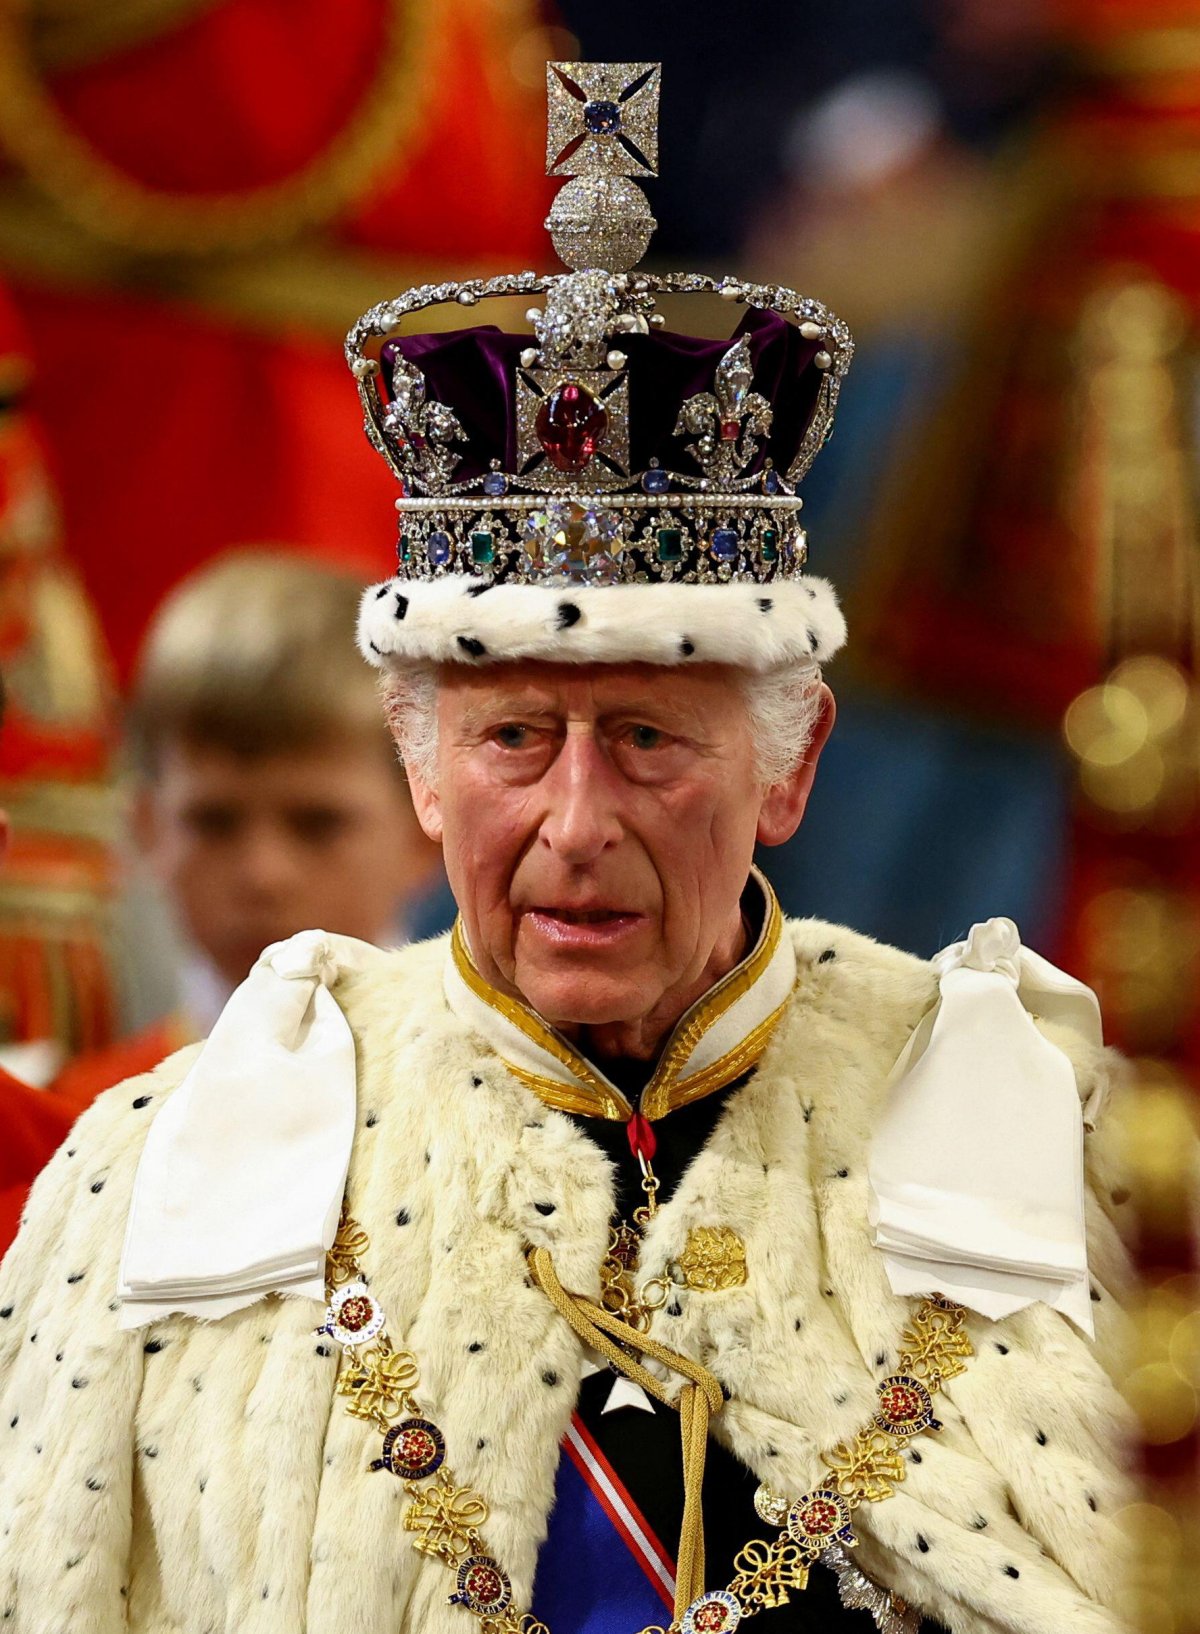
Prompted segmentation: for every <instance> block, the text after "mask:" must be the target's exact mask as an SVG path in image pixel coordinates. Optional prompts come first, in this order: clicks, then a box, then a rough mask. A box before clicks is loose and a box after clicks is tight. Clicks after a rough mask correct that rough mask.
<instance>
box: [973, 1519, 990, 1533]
mask: <svg viewBox="0 0 1200 1634" xmlns="http://www.w3.org/2000/svg"><path fill="white" fill-rule="evenodd" d="M971 1525H972V1526H973V1527H974V1528H975V1530H976V1531H977V1532H982V1531H983V1529H984V1527H985V1526H986V1525H987V1516H986V1515H976V1517H975V1519H974V1520H973V1521H972V1522H971Z"/></svg>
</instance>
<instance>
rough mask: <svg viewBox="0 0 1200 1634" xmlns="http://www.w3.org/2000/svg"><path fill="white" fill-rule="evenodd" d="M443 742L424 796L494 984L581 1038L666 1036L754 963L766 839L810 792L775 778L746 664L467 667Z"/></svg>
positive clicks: (804, 776)
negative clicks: (737, 673)
mask: <svg viewBox="0 0 1200 1634" xmlns="http://www.w3.org/2000/svg"><path fill="white" fill-rule="evenodd" d="M438 735H439V747H438V782H437V787H436V790H435V789H430V788H428V787H427V786H425V785H423V784H420V783H419V782H418V781H417V780H416V779H414V780H413V793H414V799H415V801H416V804H417V810H418V812H419V814H420V815H421V818H422V822H423V823H424V825H425V828H426V831H427V832H428V833H430V834H431V835H433V836H435V837H438V838H441V839H442V841H443V850H444V856H445V862H446V870H447V873H448V875H449V878H450V884H451V886H452V888H453V891H454V895H455V897H456V899H457V901H458V905H459V908H460V910H461V912H462V916H463V920H464V923H465V925H466V930H467V935H468V938H469V941H470V944H471V949H472V952H473V953H474V955H475V958H476V960H477V962H478V965H479V968H480V971H481V973H482V974H483V975H484V976H485V977H486V978H487V979H488V980H490V981H491V982H492V983H493V984H495V985H497V986H499V987H500V988H502V989H503V990H506V991H508V992H512V993H518V994H520V995H521V996H522V997H524V998H525V999H526V1000H527V1001H528V1002H529V1003H530V1004H531V1005H532V1006H533V1007H534V1008H535V1009H536V1010H538V1011H539V1012H540V1013H541V1014H542V1015H544V1016H545V1017H546V1018H547V1019H548V1020H550V1021H552V1022H554V1023H556V1024H558V1025H560V1026H564V1027H567V1028H568V1029H570V1028H571V1027H572V1026H574V1025H583V1026H589V1027H597V1026H604V1025H606V1024H610V1023H621V1024H625V1023H635V1022H638V1021H639V1020H643V1019H644V1018H647V1017H652V1016H655V1015H657V1016H659V1018H660V1020H661V1021H662V1023H663V1027H664V1028H665V1026H667V1025H669V1024H670V1023H671V1022H672V1021H673V1020H674V1019H676V1017H677V1015H678V1014H680V1013H682V1010H683V1009H685V1008H686V1007H687V1005H688V1004H690V1003H692V1002H694V1000H695V999H696V998H697V997H699V996H700V994H701V993H702V992H703V991H704V990H705V989H706V987H707V986H708V985H709V983H710V981H711V980H713V979H715V978H716V976H718V975H720V974H721V973H722V971H721V970H720V969H717V968H716V966H717V965H721V964H723V966H724V968H729V967H730V965H731V964H732V963H734V962H736V958H737V956H738V955H739V953H740V951H741V945H742V931H741V921H740V913H739V906H738V904H739V900H740V896H741V892H742V889H743V887H744V885H745V882H746V876H747V873H748V870H749V867H750V862H751V858H752V854H753V848H754V842H755V839H756V837H759V838H763V839H765V840H767V841H768V842H769V843H770V842H777V841H778V840H779V839H782V838H786V837H787V834H790V833H791V832H792V831H793V830H794V828H795V826H796V823H798V822H799V819H800V815H801V814H802V812H803V798H800V800H799V803H798V805H797V803H796V800H795V799H794V798H792V797H791V796H788V795H786V794H785V793H781V791H786V790H788V789H789V787H790V786H789V785H780V787H779V790H776V791H765V790H763V789H762V788H761V787H760V786H759V785H758V784H757V782H756V779H755V774H754V766H753V745H752V743H751V740H750V733H749V726H748V716H747V710H746V704H745V701H744V698H743V695H742V692H741V690H740V688H739V686H738V685H737V682H736V679H735V677H734V675H733V674H732V672H730V671H728V670H725V669H723V668H721V667H719V666H715V665H713V666H695V667H689V668H688V669H687V670H686V671H674V672H671V673H665V672H664V671H663V670H661V669H655V668H653V667H652V666H648V665H636V664H634V665H620V666H618V665H594V666H579V665H567V664H564V665H551V664H540V663H528V664H511V665H497V666H493V667H489V668H488V669H487V670H470V669H466V668H465V667H462V666H455V665H450V666H447V667H446V669H445V670H444V671H443V675H442V683H441V686H440V689H439V698H438ZM810 760H811V762H815V753H814V754H813V755H812V756H811V757H810ZM798 776H799V779H800V781H802V782H803V785H804V787H803V794H804V795H805V796H806V794H807V787H808V782H809V781H810V780H811V769H808V770H807V771H802V772H801V773H800V774H798ZM785 805H786V806H787V810H786V811H784V809H783V807H784V806H785ZM764 825H765V826H764ZM785 829H786V832H784V830H785ZM671 1011H674V1012H675V1013H674V1015H672V1014H670V1012H671Z"/></svg>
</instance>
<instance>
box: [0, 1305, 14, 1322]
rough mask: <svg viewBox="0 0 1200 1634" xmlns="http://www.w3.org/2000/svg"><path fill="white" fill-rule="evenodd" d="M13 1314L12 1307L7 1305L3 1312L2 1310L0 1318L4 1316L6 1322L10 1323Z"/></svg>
mask: <svg viewBox="0 0 1200 1634" xmlns="http://www.w3.org/2000/svg"><path fill="white" fill-rule="evenodd" d="M12 1313H13V1308H12V1306H11V1305H6V1306H5V1307H4V1309H3V1310H0V1316H2V1317H3V1318H4V1320H5V1321H6V1322H7V1321H8V1319H9V1317H10V1316H11V1315H12Z"/></svg>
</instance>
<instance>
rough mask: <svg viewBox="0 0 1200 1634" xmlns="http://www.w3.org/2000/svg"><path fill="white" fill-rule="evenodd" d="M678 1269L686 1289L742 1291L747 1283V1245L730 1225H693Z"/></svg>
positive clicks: (713, 1291) (706, 1291)
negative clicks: (731, 1289)
mask: <svg viewBox="0 0 1200 1634" xmlns="http://www.w3.org/2000/svg"><path fill="white" fill-rule="evenodd" d="M679 1270H680V1273H681V1275H682V1277H683V1282H684V1286H685V1287H688V1288H694V1289H696V1290H698V1291H699V1292H701V1293H706V1294H713V1293H722V1292H723V1291H724V1290H725V1289H727V1288H740V1287H741V1286H742V1284H743V1283H744V1282H745V1280H746V1245H745V1243H744V1242H743V1241H742V1239H741V1238H740V1237H739V1236H738V1234H737V1232H736V1231H733V1230H731V1229H730V1228H729V1226H693V1227H692V1229H691V1230H690V1231H689V1232H688V1237H687V1246H686V1247H685V1248H684V1250H683V1253H682V1254H681V1255H680V1256H679Z"/></svg>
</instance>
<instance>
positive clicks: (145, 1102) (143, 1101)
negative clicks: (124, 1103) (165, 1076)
mask: <svg viewBox="0 0 1200 1634" xmlns="http://www.w3.org/2000/svg"><path fill="white" fill-rule="evenodd" d="M153 1099H154V1096H153V1095H139V1096H138V1098H137V1100H136V1101H134V1102H133V1110H134V1111H135V1112H140V1111H141V1110H142V1108H143V1107H144V1106H149V1105H150V1102H151V1101H152V1100H153Z"/></svg>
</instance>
